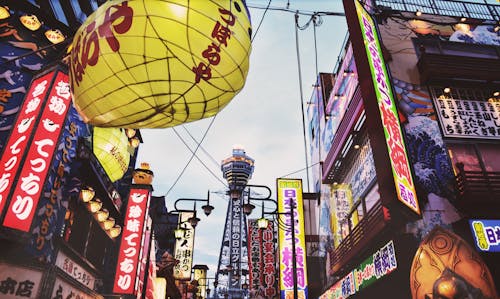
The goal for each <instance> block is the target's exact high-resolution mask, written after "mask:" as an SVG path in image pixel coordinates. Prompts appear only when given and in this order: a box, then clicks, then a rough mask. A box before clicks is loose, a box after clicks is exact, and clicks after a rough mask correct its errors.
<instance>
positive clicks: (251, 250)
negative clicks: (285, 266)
mask: <svg viewBox="0 0 500 299" xmlns="http://www.w3.org/2000/svg"><path fill="white" fill-rule="evenodd" d="M248 238H249V239H250V241H249V242H248V258H249V263H248V272H249V276H250V286H249V289H250V290H253V289H259V288H260V287H261V286H262V284H263V277H262V268H263V260H262V250H261V248H262V235H261V231H260V229H259V227H258V226H257V220H256V219H248Z"/></svg>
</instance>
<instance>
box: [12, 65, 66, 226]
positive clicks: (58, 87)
mask: <svg viewBox="0 0 500 299" xmlns="http://www.w3.org/2000/svg"><path fill="white" fill-rule="evenodd" d="M53 74H54V76H55V80H54V81H53V82H52V84H50V85H49V87H48V90H49V95H48V97H47V98H46V99H40V100H41V102H42V104H44V105H45V106H44V107H43V110H42V115H41V117H40V123H38V124H37V127H36V128H35V133H34V135H33V140H32V141H31V145H30V146H29V147H28V152H27V156H26V159H25V161H24V164H23V167H22V169H21V172H20V176H19V179H18V180H17V181H18V182H19V183H18V184H16V186H15V189H14V192H13V194H12V196H11V198H12V200H11V202H10V205H9V208H8V209H7V212H6V214H5V218H4V222H3V224H4V226H7V227H10V228H13V229H17V230H21V231H24V232H28V231H29V229H30V227H31V223H32V221H33V216H34V215H35V210H36V208H37V205H38V202H39V200H40V197H41V196H42V191H43V186H44V185H45V181H46V179H47V175H48V173H49V168H50V165H51V163H52V158H53V156H54V153H55V151H56V148H57V144H58V140H59V136H60V135H61V132H62V130H63V128H64V123H65V121H66V115H67V113H68V110H69V107H70V105H71V93H70V90H69V78H68V75H67V74H65V73H63V72H62V71H56V72H53ZM35 101H36V100H33V102H35ZM38 105H39V104H37V105H36V106H38ZM28 109H29V108H28Z"/></svg>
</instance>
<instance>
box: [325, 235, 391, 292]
mask: <svg viewBox="0 0 500 299" xmlns="http://www.w3.org/2000/svg"><path fill="white" fill-rule="evenodd" d="M397 267H398V263H397V260H396V251H395V248H394V242H393V241H392V240H391V241H389V242H388V243H387V244H385V245H384V246H383V247H382V248H380V249H379V250H377V251H376V252H375V253H373V254H372V255H370V256H369V257H368V258H367V259H365V260H364V261H363V262H362V263H361V264H360V265H359V266H358V267H356V268H355V269H354V270H352V271H350V272H349V273H348V274H347V275H346V276H344V277H343V278H342V279H340V280H339V281H338V282H336V283H335V284H334V285H333V286H332V287H331V288H330V289H328V290H327V291H326V292H325V293H323V294H322V295H321V296H320V297H319V298H320V299H345V298H348V297H349V296H352V295H354V294H356V293H357V292H359V291H360V290H361V289H364V288H366V287H368V286H369V285H371V284H373V283H374V282H376V281H377V280H379V279H381V278H382V277H385V276H386V275H388V274H390V273H392V272H393V271H395V270H396V269H397Z"/></svg>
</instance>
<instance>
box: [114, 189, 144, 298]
mask: <svg viewBox="0 0 500 299" xmlns="http://www.w3.org/2000/svg"><path fill="white" fill-rule="evenodd" d="M149 195H150V194H149V189H142V188H134V187H132V188H131V189H130V195H129V198H128V204H127V210H126V212H125V220H124V223H123V233H122V238H121V243H120V250H119V251H118V262H117V264H116V275H115V282H114V285H113V293H117V294H134V293H135V291H136V284H137V279H138V271H139V269H138V268H139V267H138V266H139V257H140V255H141V245H142V242H143V236H144V231H143V229H144V226H145V218H146V215H147V214H148V203H149Z"/></svg>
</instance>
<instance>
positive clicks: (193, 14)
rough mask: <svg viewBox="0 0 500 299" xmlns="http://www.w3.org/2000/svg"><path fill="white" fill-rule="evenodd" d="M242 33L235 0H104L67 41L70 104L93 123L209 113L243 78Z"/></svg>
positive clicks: (156, 124) (242, 9)
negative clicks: (71, 93)
mask: <svg viewBox="0 0 500 299" xmlns="http://www.w3.org/2000/svg"><path fill="white" fill-rule="evenodd" d="M250 34H251V24H250V17H249V13H248V10H247V8H246V6H245V4H244V2H243V0H217V1H215V0H197V1H186V0H169V1H154V0H148V1H107V2H105V3H104V4H103V5H102V6H101V7H99V9H97V10H96V11H95V12H94V13H93V14H92V15H91V16H89V18H87V20H86V21H85V23H84V24H82V26H81V27H80V28H79V29H78V31H77V33H76V35H75V37H74V40H73V45H72V51H71V61H70V77H71V88H72V91H73V99H74V103H75V106H76V107H77V109H78V111H79V113H80V114H81V116H82V117H83V119H84V120H85V121H86V122H88V123H90V124H93V125H96V126H100V127H123V128H165V127H172V126H175V125H178V124H182V123H186V122H191V121H195V120H199V119H202V118H206V117H210V116H213V115H215V114H216V113H217V112H219V111H220V110H221V109H222V108H223V107H225V106H226V105H227V104H228V103H229V101H230V100H231V99H232V98H233V97H234V96H235V95H236V94H237V93H238V92H239V91H240V90H241V89H242V88H243V85H244V84H245V79H246V75H247V73H248V66H249V54H250V49H251V42H250Z"/></svg>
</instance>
